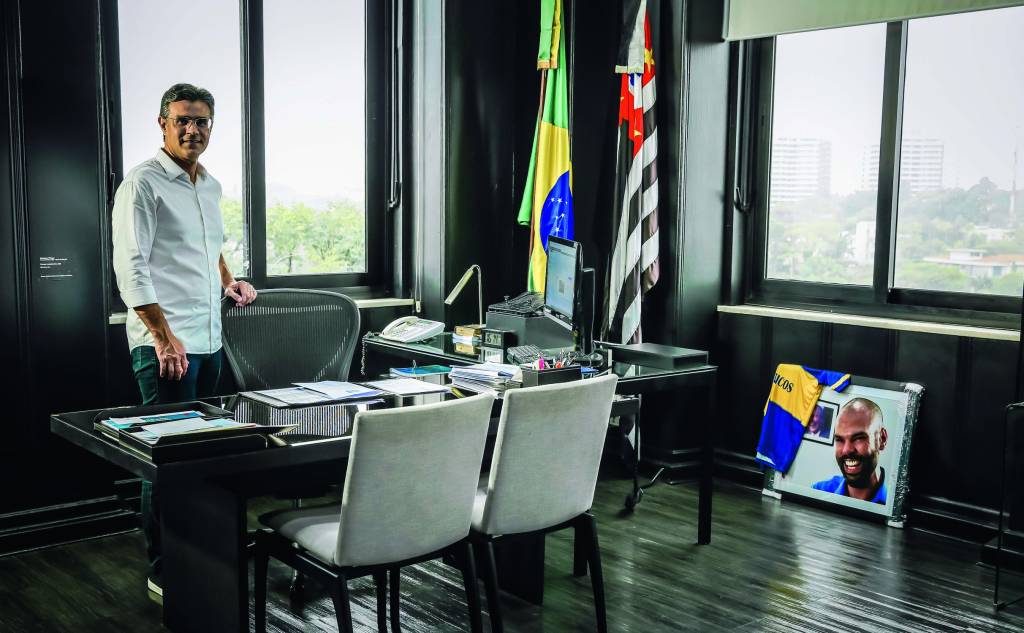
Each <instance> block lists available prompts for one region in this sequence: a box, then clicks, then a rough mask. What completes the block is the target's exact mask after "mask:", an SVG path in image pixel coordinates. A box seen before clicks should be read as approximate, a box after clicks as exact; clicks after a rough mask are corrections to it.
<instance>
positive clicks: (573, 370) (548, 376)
mask: <svg viewBox="0 0 1024 633" xmlns="http://www.w3.org/2000/svg"><path fill="white" fill-rule="evenodd" d="M580 378H582V375H581V374H580V366H579V365H569V366H568V367H559V368H557V369H523V386H524V387H537V386H540V385H553V384H555V383H559V382H569V381H570V380H579V379H580Z"/></svg>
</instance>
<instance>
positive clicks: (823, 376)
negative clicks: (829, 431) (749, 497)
mask: <svg viewBox="0 0 1024 633" xmlns="http://www.w3.org/2000/svg"><path fill="white" fill-rule="evenodd" d="M849 384H850V374H843V373H841V372H837V371H825V370H822V369H812V368H810V367H804V366H803V365H779V366H778V368H776V370H775V377H774V378H772V390H771V392H769V394H768V402H766V403H765V405H764V421H763V422H762V423H761V439H760V440H758V442H757V457H756V459H757V461H758V462H759V463H761V464H764V465H765V466H769V467H771V468H774V469H775V470H777V471H779V472H782V473H785V472H786V471H787V470H789V467H790V466H791V465H792V464H793V459H794V458H795V457H796V451H797V449H798V448H800V441H801V440H802V439H803V437H804V429H805V428H806V427H807V423H808V422H809V421H810V419H811V414H812V413H814V405H816V404H817V403H818V397H819V396H820V395H821V390H822V388H824V387H826V386H827V387H828V388H829V389H832V390H833V391H842V390H843V389H846V387H847V385H849Z"/></svg>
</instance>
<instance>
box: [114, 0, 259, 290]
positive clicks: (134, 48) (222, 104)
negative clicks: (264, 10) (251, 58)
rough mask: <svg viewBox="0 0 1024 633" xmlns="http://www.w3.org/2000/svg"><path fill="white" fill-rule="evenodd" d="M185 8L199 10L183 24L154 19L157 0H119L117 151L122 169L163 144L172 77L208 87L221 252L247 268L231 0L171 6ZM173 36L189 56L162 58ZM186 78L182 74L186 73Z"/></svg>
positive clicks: (210, 161) (244, 271) (241, 271)
mask: <svg viewBox="0 0 1024 633" xmlns="http://www.w3.org/2000/svg"><path fill="white" fill-rule="evenodd" d="M174 6H175V7H176V9H175V11H181V12H183V15H192V16H198V15H202V16H203V19H202V20H192V21H191V22H190V24H189V28H187V29H182V28H181V24H180V23H178V22H176V21H174V20H167V19H159V16H160V15H166V14H167V9H168V5H167V3H165V2H157V1H156V0H119V2H118V3H117V12H118V18H119V20H120V24H121V25H122V28H120V29H119V30H118V45H119V50H120V55H119V58H120V59H119V61H120V95H121V108H120V117H121V148H120V149H121V157H122V161H121V162H122V165H123V166H124V169H122V170H120V171H119V172H118V173H119V174H121V175H123V174H124V173H126V172H127V171H128V170H129V169H131V168H132V167H134V166H135V165H138V164H139V163H141V162H142V161H144V160H147V159H149V158H152V157H153V155H154V154H155V153H156V151H157V150H158V149H159V148H160V147H161V145H162V141H161V140H160V130H159V128H158V127H157V122H156V118H157V115H158V114H159V113H160V97H162V96H163V94H164V91H165V90H167V89H168V88H170V87H171V86H172V85H174V84H175V83H178V82H181V81H187V82H188V83H192V84H195V85H197V86H202V87H203V88H206V89H207V90H209V91H210V93H211V94H213V98H214V106H215V111H214V115H215V116H214V121H215V122H214V126H213V131H212V132H211V139H210V148H209V150H207V151H206V152H204V153H203V156H202V163H203V165H204V166H205V167H206V168H207V169H209V170H210V173H211V174H213V176H214V177H215V178H216V179H217V180H218V181H220V184H221V186H222V187H223V188H224V198H223V200H222V201H221V211H222V213H223V216H224V231H225V237H226V239H227V242H226V243H225V245H224V258H225V260H227V262H228V266H229V267H230V268H231V271H232V272H233V273H235V274H236V275H239V276H246V275H248V274H249V262H248V257H247V256H246V254H247V253H248V248H247V243H246V239H247V235H248V231H247V230H246V227H245V220H244V218H245V214H244V212H243V209H242V199H243V196H242V173H243V172H242V104H241V94H242V75H241V50H240V48H239V46H238V43H239V42H240V41H241V38H240V36H239V31H238V29H239V27H238V2H237V0H191V1H187V2H184V3H177V4H175V5H174ZM154 42H174V45H175V47H180V49H181V50H187V51H189V54H188V55H181V56H175V57H174V59H173V60H169V59H168V58H167V50H168V49H167V47H165V46H154ZM184 78H187V79H184Z"/></svg>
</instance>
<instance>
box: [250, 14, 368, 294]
mask: <svg viewBox="0 0 1024 633" xmlns="http://www.w3.org/2000/svg"><path fill="white" fill-rule="evenodd" d="M263 13H264V16H263V24H264V26H263V29H264V49H263V64H264V81H265V83H266V91H265V112H266V134H267V157H266V160H267V272H268V273H269V274H271V275H296V274H309V273H348V272H364V271H365V270H366V229H365V227H366V201H365V198H366V187H365V173H366V165H365V162H366V149H365V146H366V143H365V132H364V130H365V124H366V118H365V113H364V85H365V82H366V77H365V71H364V60H363V58H364V50H365V46H364V40H365V35H364V28H365V27H364V23H365V19H364V11H363V3H362V2H336V1H334V0H331V1H327V0H316V1H309V2H303V3H302V10H301V11H296V10H295V4H294V3H293V2H288V1H285V0H266V1H265V2H264V5H263ZM377 81H383V79H382V78H378V79H377Z"/></svg>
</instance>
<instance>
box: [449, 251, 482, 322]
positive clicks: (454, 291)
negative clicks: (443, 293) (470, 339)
mask: <svg viewBox="0 0 1024 633" xmlns="http://www.w3.org/2000/svg"><path fill="white" fill-rule="evenodd" d="M474 270H475V271H476V309H477V325H475V326H466V327H474V328H476V329H479V328H482V327H483V326H484V288H483V273H482V272H480V267H479V266H477V265H476V264H473V265H472V266H470V267H469V268H467V269H466V272H465V274H463V275H462V279H460V280H459V283H457V284H455V287H454V288H452V291H451V292H449V293H448V296H447V297H445V299H444V304H445V305H448V306H450V305H451V304H452V303H453V302H454V301H455V299H456V298H457V297H458V296H459V293H460V292H462V289H463V288H465V287H466V284H468V283H469V279H470V277H472V276H473V271H474Z"/></svg>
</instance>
